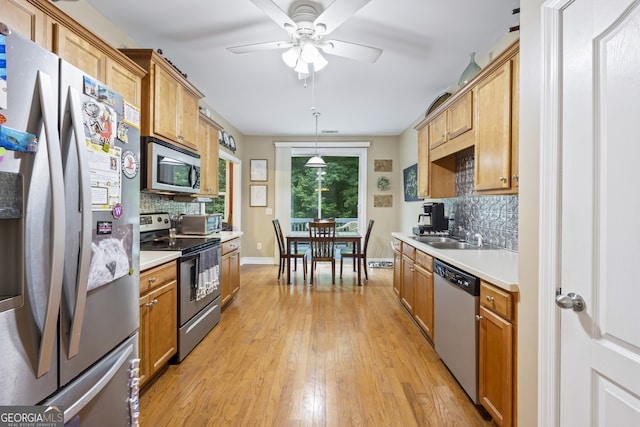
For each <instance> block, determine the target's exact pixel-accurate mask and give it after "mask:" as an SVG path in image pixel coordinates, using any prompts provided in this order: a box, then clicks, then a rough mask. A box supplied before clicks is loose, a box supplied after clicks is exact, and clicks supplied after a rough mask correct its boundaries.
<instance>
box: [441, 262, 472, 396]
mask: <svg viewBox="0 0 640 427" xmlns="http://www.w3.org/2000/svg"><path fill="white" fill-rule="evenodd" d="M433 272H434V273H435V274H434V275H433V292H434V330H435V337H434V338H435V339H434V342H433V343H434V346H435V349H436V352H437V353H438V354H439V355H440V358H441V359H442V361H443V362H444V364H445V365H446V366H447V368H449V371H451V373H452V374H453V376H454V377H455V378H456V380H457V381H458V383H460V385H461V386H462V388H463V389H464V390H465V391H466V393H467V394H468V395H469V397H470V398H471V400H472V401H473V402H474V403H476V404H477V403H479V401H478V321H477V320H476V315H477V314H478V310H479V304H478V302H479V295H480V280H479V279H478V278H477V277H475V276H472V275H471V274H468V273H466V272H464V271H462V270H459V269H457V268H456V267H453V266H451V265H449V264H445V263H444V262H442V261H440V260H439V259H434V260H433Z"/></svg>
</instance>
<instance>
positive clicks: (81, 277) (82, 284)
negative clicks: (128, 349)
mask: <svg viewBox="0 0 640 427" xmlns="http://www.w3.org/2000/svg"><path fill="white" fill-rule="evenodd" d="M81 108H82V105H81V104H80V95H79V94H78V91H77V89H75V88H73V87H69V92H68V95H67V104H66V106H65V111H64V120H63V123H62V129H63V130H64V131H69V130H70V127H72V130H73V135H74V142H75V148H76V154H77V156H78V175H79V180H78V181H79V183H80V199H81V200H80V202H81V203H80V206H81V209H82V213H81V218H82V219H81V229H80V254H79V257H78V258H79V260H78V274H77V276H76V277H77V280H76V284H75V286H76V302H75V307H74V310H73V319H72V320H71V327H70V332H69V348H68V357H69V358H72V357H74V356H76V355H77V354H78V351H79V348H80V336H81V333H82V323H83V321H84V312H85V306H86V302H87V285H88V281H89V264H90V262H91V231H92V225H91V213H92V212H91V177H90V175H89V156H88V155H87V150H86V146H85V140H84V129H83V122H82V117H81V116H80V111H81ZM69 117H70V118H71V120H70V121H71V123H70V124H69V123H68V121H69V120H68V118H69Z"/></svg>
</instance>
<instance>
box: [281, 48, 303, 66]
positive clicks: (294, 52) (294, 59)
mask: <svg viewBox="0 0 640 427" xmlns="http://www.w3.org/2000/svg"><path fill="white" fill-rule="evenodd" d="M299 57H300V46H292V47H291V48H290V49H288V50H287V51H286V52H285V53H283V54H282V60H283V61H284V63H285V64H287V66H289V67H290V68H295V67H296V65H297V63H298V58H299Z"/></svg>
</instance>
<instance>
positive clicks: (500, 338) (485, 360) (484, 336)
mask: <svg viewBox="0 0 640 427" xmlns="http://www.w3.org/2000/svg"><path fill="white" fill-rule="evenodd" d="M480 316H481V318H480V349H479V352H480V355H479V357H480V367H479V378H478V381H479V394H480V403H481V404H482V406H484V408H485V409H486V410H487V411H488V412H489V414H490V415H491V417H492V418H493V421H494V422H495V423H496V424H497V425H498V426H500V427H506V426H511V425H512V421H513V420H512V414H513V391H514V390H513V325H512V324H511V323H509V322H507V321H506V320H504V319H502V318H501V317H499V316H497V315H496V314H494V313H493V312H491V311H489V310H487V309H486V308H484V307H480Z"/></svg>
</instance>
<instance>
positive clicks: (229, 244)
mask: <svg viewBox="0 0 640 427" xmlns="http://www.w3.org/2000/svg"><path fill="white" fill-rule="evenodd" d="M236 249H240V239H232V240H227V241H226V242H224V243H223V244H222V255H225V254H228V253H229V252H233V251H235V250H236Z"/></svg>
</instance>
